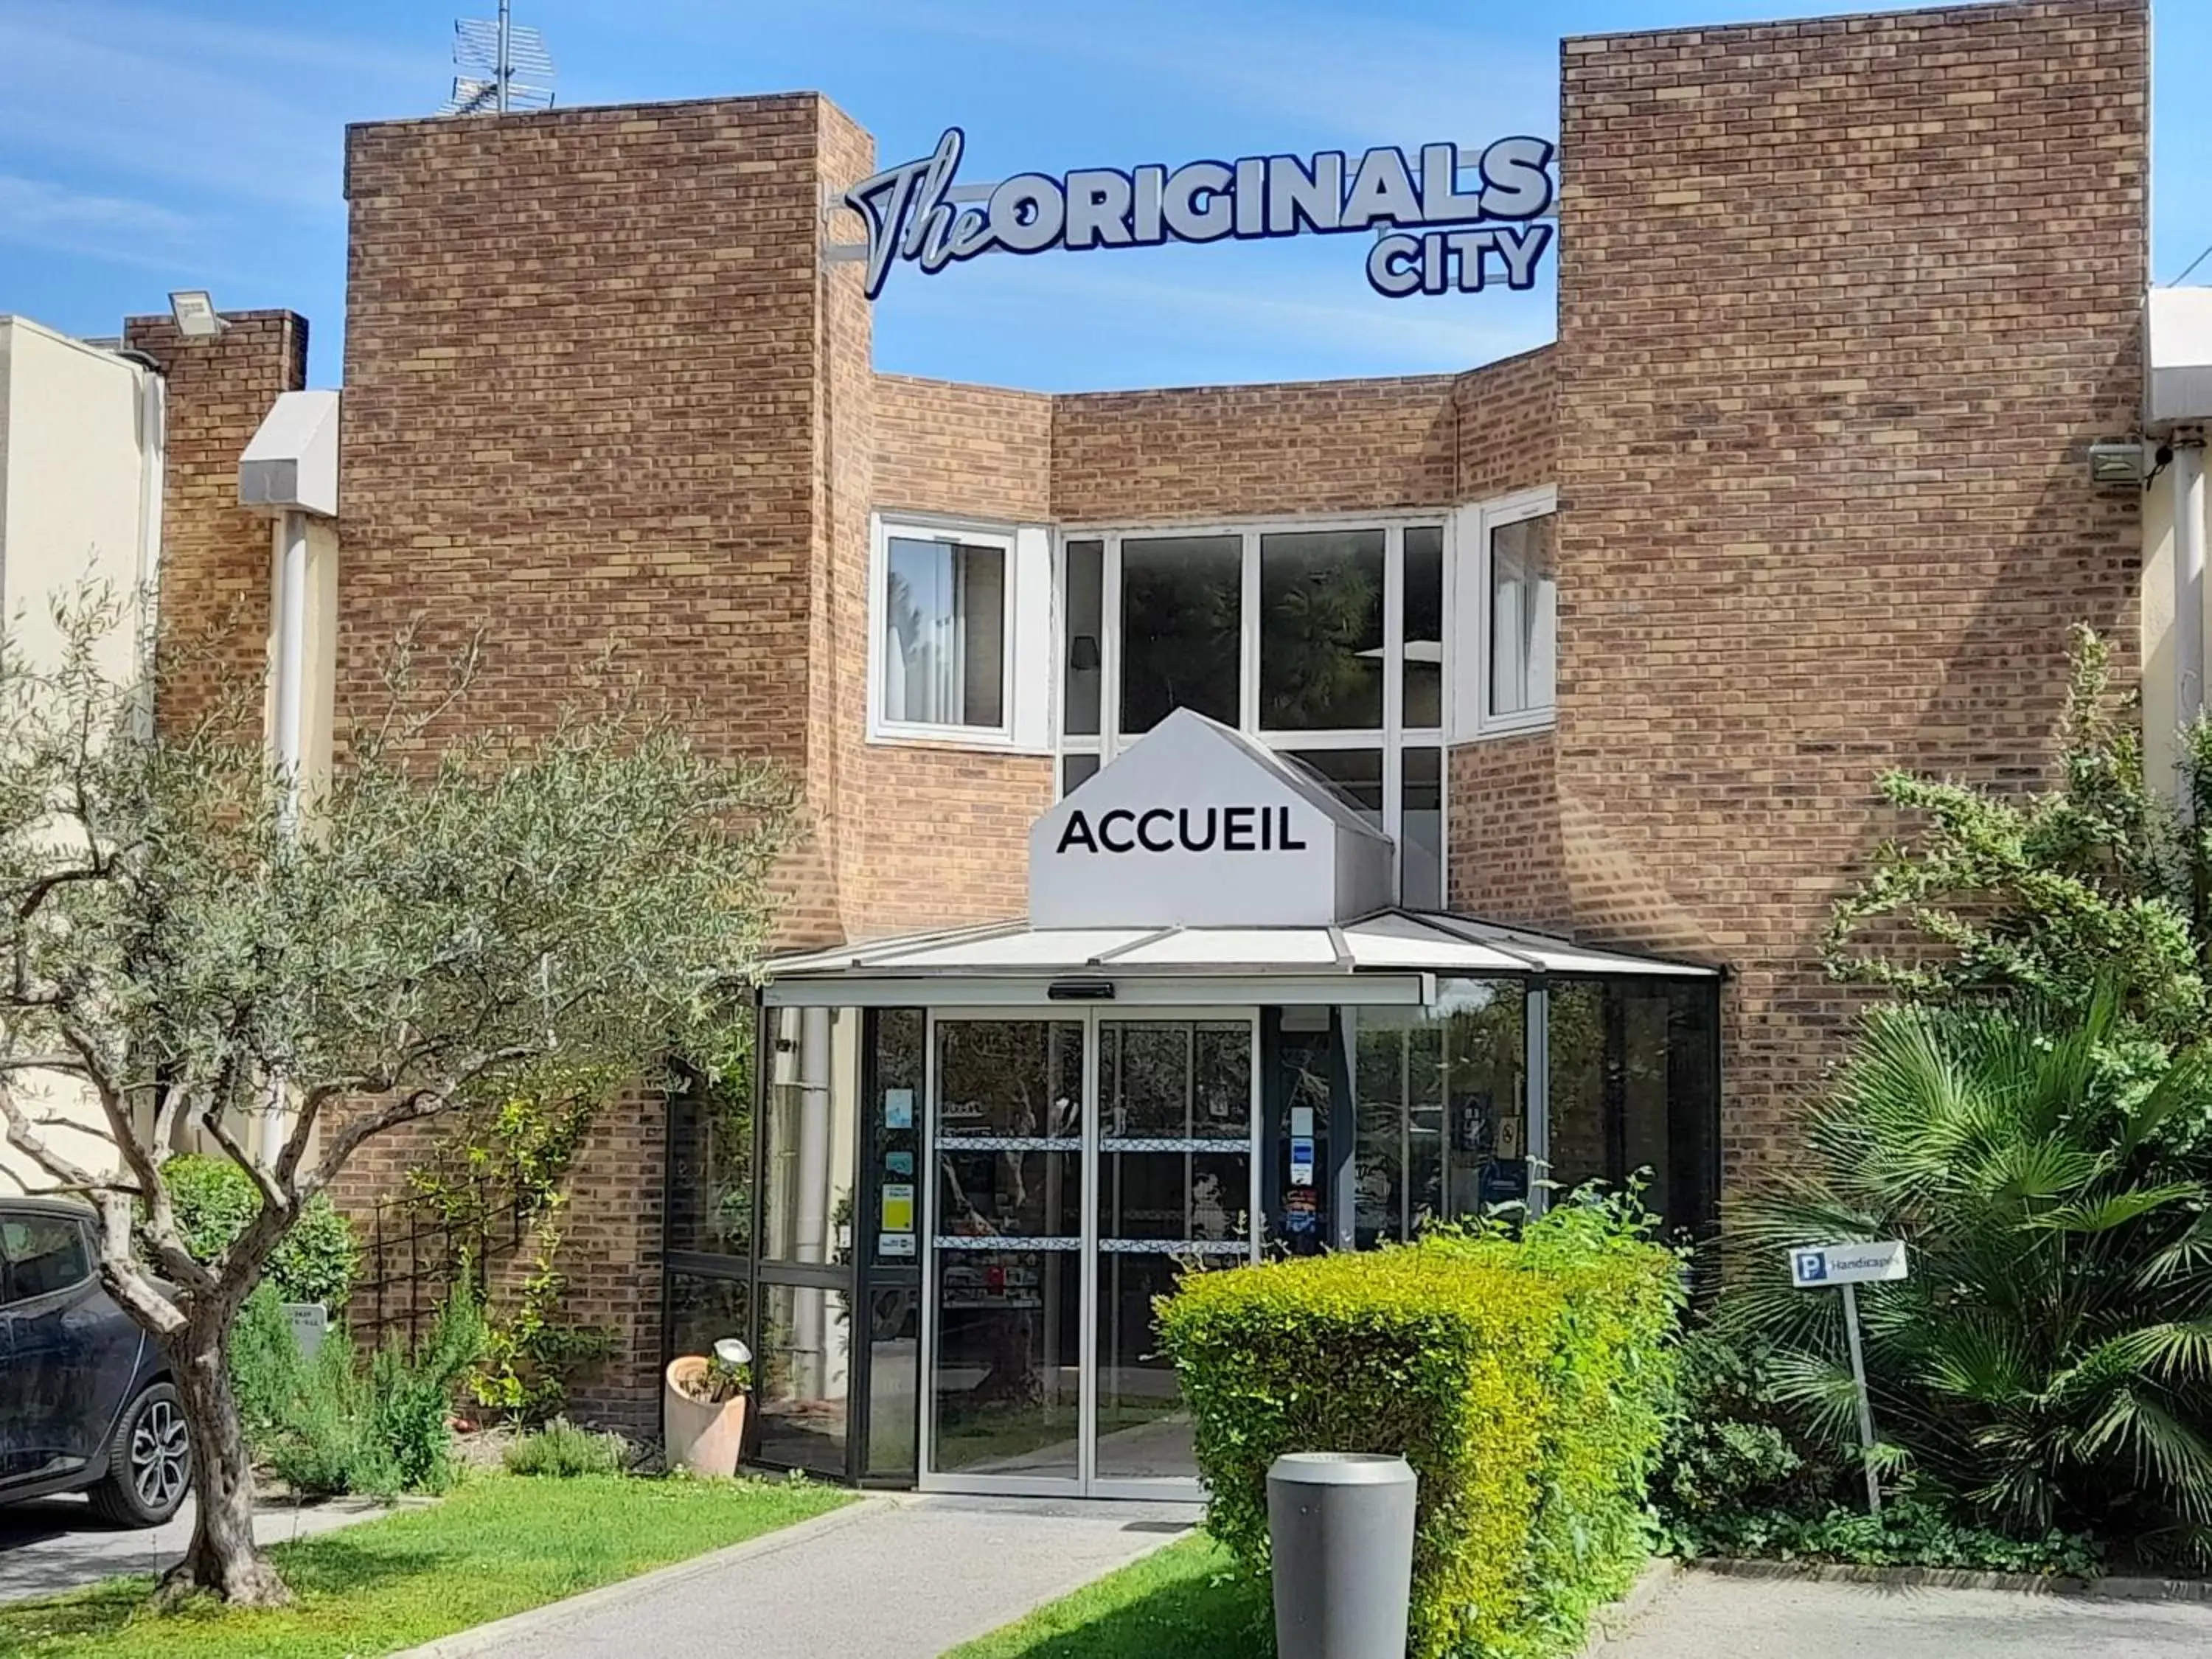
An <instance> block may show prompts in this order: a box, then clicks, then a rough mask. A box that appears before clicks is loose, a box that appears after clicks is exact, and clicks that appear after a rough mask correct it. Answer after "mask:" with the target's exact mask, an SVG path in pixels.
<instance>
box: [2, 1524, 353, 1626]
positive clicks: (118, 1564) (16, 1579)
mask: <svg viewBox="0 0 2212 1659" xmlns="http://www.w3.org/2000/svg"><path fill="white" fill-rule="evenodd" d="M192 1501H193V1500H192V1499H191V1498H186V1499H185V1506H184V1508H182V1509H180V1510H178V1511H177V1513H176V1515H175V1516H174V1518H173V1519H172V1520H170V1521H169V1522H167V1524H166V1525H164V1526H159V1527H154V1528H149V1529H148V1530H146V1531H143V1532H131V1531H127V1530H124V1529H121V1528H112V1527H108V1526H105V1525H103V1524H102V1523H101V1522H98V1521H96V1520H94V1518H93V1514H92V1510H91V1508H90V1507H89V1506H88V1504H86V1503H85V1501H84V1499H83V1498H35V1499H33V1501H31V1502H30V1503H27V1504H12V1505H8V1506H4V1507H0V1601H21V1600H23V1599H24V1598H25V1597H27V1596H33V1595H56V1594H58V1593H59V1592H60V1591H63V1590H67V1589H76V1588H78V1587H79V1586H80V1585H83V1584H90V1583H96V1582H98V1581H99V1580H100V1579H102V1578H112V1577H114V1576H115V1575H116V1574H118V1573H125V1572H160V1571H162V1570H163V1569H164V1568H167V1567H171V1566H174V1565H176V1564H177V1563H178V1562H179V1561H180V1560H182V1559H184V1553H185V1546H186V1545H187V1544H189V1543H191V1541H192V1515H193V1510H192ZM386 1513H388V1511H387V1510H386V1509H385V1507H384V1506H383V1505H382V1504H374V1503H370V1502H368V1501H367V1500H365V1499H358V1498H338V1499H336V1500H333V1501H332V1502H330V1503H325V1504H303V1505H301V1507H300V1508H298V1509H295V1508H293V1507H292V1506H291V1505H290V1504H267V1505H264V1507H263V1508H262V1510H261V1511H260V1513H258V1515H256V1516H254V1517H253V1534H254V1536H255V1537H257V1538H258V1539H259V1540H260V1541H262V1542H263V1543H264V1544H281V1543H283V1542H285V1541H287V1540H289V1539H293V1538H305V1537H307V1535H308V1534H311V1533H318V1532H329V1531H331V1530H332V1529H334V1528H338V1527H349V1526H351V1525H353V1524H354V1522H356V1521H373V1520H374V1519H375V1518H376V1517H377V1516H380V1515H383V1514H386Z"/></svg>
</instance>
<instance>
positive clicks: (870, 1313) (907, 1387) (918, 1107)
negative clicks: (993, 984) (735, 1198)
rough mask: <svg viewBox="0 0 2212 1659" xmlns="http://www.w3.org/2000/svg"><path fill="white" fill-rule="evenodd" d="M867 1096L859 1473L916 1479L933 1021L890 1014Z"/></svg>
mask: <svg viewBox="0 0 2212 1659" xmlns="http://www.w3.org/2000/svg"><path fill="white" fill-rule="evenodd" d="M867 1018H869V1019H870V1020H871V1021H872V1027H873V1031H874V1037H873V1041H872V1044H871V1045H870V1048H871V1061H870V1065H869V1073H868V1079H867V1082H866V1085H865V1087H864V1090H863V1093H862V1097H861V1100H862V1110H863V1112H864V1113H865V1114H866V1118H867V1127H866V1132H865V1133H864V1136H863V1140H862V1144H863V1147H864V1151H863V1152H862V1163H861V1170H860V1194H861V1198H860V1207H861V1211H862V1213H863V1216H864V1217H865V1218H866V1225H865V1226H864V1227H863V1229H862V1233H863V1237H864V1238H865V1240H866V1244H865V1246H864V1249H863V1251H862V1258H861V1259H862V1260H863V1261H865V1262H866V1273H865V1274H864V1276H863V1278H862V1279H861V1285H860V1306H861V1308H862V1310H863V1315H862V1316H863V1317H864V1318H865V1319H866V1343H867V1353H866V1358H867V1367H868V1386H867V1407H868V1426H867V1443H866V1455H865V1456H864V1457H863V1459H862V1460H861V1466H860V1474H861V1475H862V1477H863V1478H865V1479H867V1480H891V1481H899V1480H911V1479H912V1478H913V1476H914V1474H915V1468H916V1467H917V1465H916V1462H915V1457H916V1453H917V1449H918V1447H919V1444H920V1441H919V1434H920V1429H921V1184H920V1183H921V1176H920V1173H919V1169H920V1162H921V1126H922V1118H923V1106H922V1091H923V1084H924V1077H923V1070H924V1051H925V1046H926V1042H927V1039H926V1037H925V1035H924V1026H925V1023H926V1017H925V1016H924V1014H923V1012H922V1011H921V1009H919V1008H882V1009H878V1010H875V1011H874V1012H872V1013H871V1014H869V1015H868V1016H867Z"/></svg>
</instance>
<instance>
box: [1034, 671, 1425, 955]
mask: <svg viewBox="0 0 2212 1659" xmlns="http://www.w3.org/2000/svg"><path fill="white" fill-rule="evenodd" d="M1390 854H1391V848H1390V842H1389V838H1388V837H1387V836H1383V834H1382V832H1381V831H1379V830H1377V829H1373V828H1371V827H1370V825H1369V824H1368V823H1366V822H1365V821H1364V819H1362V818H1361V817H1359V815H1358V812H1357V811H1354V810H1353V809H1352V807H1351V806H1349V805H1346V803H1345V802H1344V801H1343V800H1341V799H1339V798H1338V797H1337V796H1336V795H1335V794H1334V793H1332V792H1331V791H1330V790H1329V789H1328V787H1326V786H1324V785H1322V784H1321V783H1320V782H1318V781H1315V780H1314V779H1312V778H1310V777H1309V776H1307V775H1305V774H1304V772H1301V771H1299V770H1297V769H1296V768H1295V767H1293V766H1291V764H1290V763H1287V762H1285V761H1282V760H1279V759H1278V758H1277V757H1274V756H1273V755H1271V754H1269V753H1268V752H1267V750H1265V749H1263V748H1261V746H1260V745H1258V744H1254V743H1251V742H1249V741H1248V740H1247V739H1245V738H1242V737H1240V736H1238V735H1237V733H1236V732H1231V731H1230V730H1229V729H1228V728H1227V727H1226V726H1221V725H1219V724H1218V723H1216V722H1215V721H1212V720H1208V719H1206V717H1205V716H1204V715H1203V714H1194V713H1192V712H1191V711H1190V710H1188V709H1187V708H1186V709H1178V710H1176V712H1175V713H1174V714H1170V715H1169V716H1168V717H1167V719H1166V720H1163V721H1161V722H1160V724H1159V725H1158V726H1155V727H1154V728H1153V729H1152V731H1151V732H1148V733H1147V734H1146V736H1145V737H1144V738H1143V739H1142V740H1141V741H1139V743H1137V744H1135V745H1134V746H1133V747H1132V748H1131V749H1130V750H1128V751H1127V753H1126V754H1124V755H1123V756H1121V758H1120V759H1119V760H1116V761H1115V763H1113V764H1112V765H1111V766H1109V767H1107V768H1105V769H1103V770H1102V771H1101V772H1099V773H1098V774H1097V776H1095V777H1093V778H1092V779H1091V781H1089V782H1087V783H1085V785H1084V786H1083V787H1081V788H1079V789H1078V790H1077V791H1076V792H1075V793H1073V794H1072V795H1070V796H1068V797H1067V798H1066V799H1064V800H1062V801H1061V802H1060V804H1059V805H1056V806H1054V808H1053V809H1052V810H1051V811H1048V812H1047V813H1046V814H1045V815H1044V816H1043V817H1041V818H1039V819H1038V820H1037V821H1036V823H1035V824H1034V825H1032V826H1031V828H1030V927H1316V926H1325V925H1327V924H1328V923H1330V922H1336V921H1351V920H1352V918H1354V917H1357V916H1363V915H1367V914H1369V913H1370V911H1374V910H1376V909H1380V908H1383V906H1384V905H1387V904H1389V902H1390V901H1391V896H1392V893H1391V868H1390V866H1391V855H1390Z"/></svg>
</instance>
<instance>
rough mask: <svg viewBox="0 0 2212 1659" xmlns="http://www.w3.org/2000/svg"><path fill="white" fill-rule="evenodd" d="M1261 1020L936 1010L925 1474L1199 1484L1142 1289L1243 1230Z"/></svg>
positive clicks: (1223, 1250)
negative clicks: (947, 1013) (971, 1014)
mask: <svg viewBox="0 0 2212 1659" xmlns="http://www.w3.org/2000/svg"><path fill="white" fill-rule="evenodd" d="M1256 1038H1257V1021H1256V1018H1255V1017H1254V1016H1253V1015H1251V1014H1249V1012H1238V1013H1233V1014H1225V1015H1218V1016H1192V1017H1184V1018H1140V1019H1138V1018H1130V1019H1125V1018H1118V1017H1115V1016H1113V1015H1107V1014H1095V1013H1094V1014H1091V1015H1088V1016H1087V1017H1085V1018H1081V1019H1055V1018H1045V1017H1042V1016H1032V1017H1028V1018H1024V1017H1019V1016H1014V1017H1006V1016H998V1015H993V1016H987V1017H978V1018H954V1017H943V1016H940V1017H939V1018H935V1019H933V1022H932V1025H931V1044H930V1066H931V1072H930V1086H929V1089H928V1101H929V1109H930V1114H931V1139H930V1143H929V1164H930V1182H929V1186H928V1189H927V1194H926V1196H927V1203H928V1205H929V1212H928V1214H927V1217H926V1218H925V1222H924V1225H925V1229H926V1233H927V1237H928V1240H929V1247H930V1260H929V1262H928V1264H927V1284H928V1286H929V1294H928V1307H927V1316H928V1328H927V1355H928V1358H927V1371H928V1377H929V1386H928V1391H927V1412H928V1419H927V1425H926V1431H925V1440H926V1443H927V1457H926V1459H925V1462H924V1463H923V1471H922V1474H923V1480H924V1482H925V1484H928V1485H933V1486H940V1487H942V1486H962V1487H970V1486H972V1487H977V1488H983V1489H995V1490H1000V1491H1006V1492H1094V1493H1099V1494H1102V1495H1130V1496H1136V1495H1149V1494H1158V1493H1166V1492H1176V1493H1187V1492H1192V1491H1194V1484H1193V1483H1194V1480H1195V1478H1196V1468H1195V1466H1194V1462H1193V1460H1192V1455H1191V1434H1190V1425H1189V1421H1188V1418H1187V1417H1186V1416H1185V1415H1184V1413H1183V1412H1182V1406H1181V1401H1180V1396H1179V1395H1178V1393H1177V1390H1176V1380H1175V1372H1174V1369H1173V1367H1172V1366H1170V1364H1168V1363H1167V1361H1166V1359H1165V1358H1164V1356H1163V1355H1162V1354H1161V1353H1160V1352H1159V1351H1158V1341H1157V1339H1156V1334H1155V1331H1154V1328H1153V1319H1152V1298H1153V1297H1155V1296H1158V1295H1160V1294H1162V1293H1164V1291H1167V1290H1169V1289H1170V1288H1171V1287H1172V1285H1173V1284H1174V1281H1175V1279H1176V1276H1177V1275H1178V1274H1179V1273H1182V1272H1185V1271H1190V1270H1194V1269H1196V1268H1202V1267H1209V1266H1217V1265H1230V1264H1233V1263H1236V1262H1238V1261H1249V1260H1250V1259H1251V1257H1252V1256H1253V1255H1254V1253H1255V1249H1256V1247H1257V1239H1258V1230H1257V1225H1256V1217H1257V1213H1258V1207H1259V1206H1258V1203H1257V1199H1256V1194H1255V1168H1256V1164H1255V1158H1254V1156H1253V1152H1254V1131H1255V1124H1256V1121H1257V1112H1256V1109H1255V1077H1256V1068H1255V1064H1254V1051H1255V1046H1256Z"/></svg>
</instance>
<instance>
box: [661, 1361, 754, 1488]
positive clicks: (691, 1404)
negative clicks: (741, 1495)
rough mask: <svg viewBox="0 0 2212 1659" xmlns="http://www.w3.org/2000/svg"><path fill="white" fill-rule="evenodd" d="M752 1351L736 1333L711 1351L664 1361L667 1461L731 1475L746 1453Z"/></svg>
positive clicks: (663, 1419)
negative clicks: (746, 1410) (745, 1440)
mask: <svg viewBox="0 0 2212 1659" xmlns="http://www.w3.org/2000/svg"><path fill="white" fill-rule="evenodd" d="M752 1360H753V1355H752V1350H751V1349H750V1348H748V1347H747V1346H745V1345H744V1343H742V1342H740V1341H739V1340H738V1339H737V1338H736V1337H734V1336H726V1337H724V1338H723V1339H722V1340H720V1341H719V1342H717V1343H715V1344H714V1353H713V1354H712V1355H711V1356H710V1355H706V1354H684V1355H682V1356H681V1357H679V1358H675V1359H671V1360H670V1361H669V1362H668V1371H667V1374H666V1376H665V1381H664V1385H663V1387H662V1389H661V1405H660V1419H661V1426H662V1431H663V1433H664V1435H665V1437H666V1440H667V1449H668V1462H669V1466H670V1467H671V1468H686V1469H689V1470H690V1471H691V1473H692V1474H736V1473H737V1472H738V1462H740V1461H741V1460H742V1458H743V1457H744V1439H745V1395H746V1394H747V1392H748V1391H749V1390H750V1389H751V1388H752V1385H753V1364H752Z"/></svg>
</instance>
